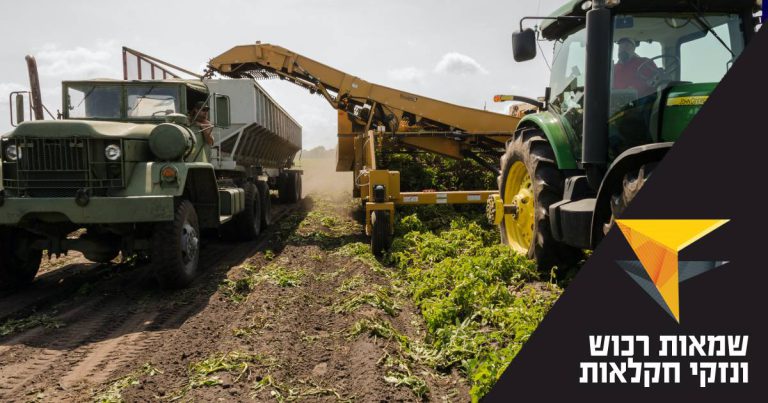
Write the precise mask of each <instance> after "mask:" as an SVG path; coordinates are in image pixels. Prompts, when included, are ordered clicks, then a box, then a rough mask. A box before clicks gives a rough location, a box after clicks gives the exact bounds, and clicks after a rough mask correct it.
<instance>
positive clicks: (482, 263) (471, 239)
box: [355, 209, 561, 401]
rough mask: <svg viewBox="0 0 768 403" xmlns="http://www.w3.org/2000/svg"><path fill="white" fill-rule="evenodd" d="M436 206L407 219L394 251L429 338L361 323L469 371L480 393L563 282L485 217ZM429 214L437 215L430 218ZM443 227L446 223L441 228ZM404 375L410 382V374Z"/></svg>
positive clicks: (409, 349)
mask: <svg viewBox="0 0 768 403" xmlns="http://www.w3.org/2000/svg"><path fill="white" fill-rule="evenodd" d="M435 211H439V210H435V209H429V210H426V213H424V212H422V211H420V212H419V214H412V215H408V216H405V217H402V218H401V219H400V223H399V226H398V228H397V233H398V234H400V236H398V237H397V238H396V239H395V241H394V243H393V247H392V252H391V254H390V255H389V256H388V258H387V260H388V262H389V263H390V264H391V265H392V266H394V267H395V268H396V269H397V271H398V273H399V275H400V277H401V278H402V280H403V283H404V284H405V288H406V291H407V293H408V294H409V295H410V297H411V299H412V300H413V302H414V303H415V304H416V306H417V307H418V308H419V309H420V311H421V313H422V315H423V317H424V320H425V322H426V325H427V331H428V335H427V340H426V343H425V345H420V344H415V343H413V342H408V341H407V340H405V339H403V338H402V336H400V335H393V334H392V333H391V332H388V330H389V329H387V328H386V326H382V325H380V324H375V326H372V325H373V324H369V323H366V324H360V326H359V328H358V329H355V330H357V331H359V332H362V331H368V332H370V333H377V334H378V335H379V336H389V338H395V339H398V341H400V342H401V344H402V350H403V352H404V356H406V357H408V358H409V359H411V360H413V361H417V362H421V363H423V364H425V365H430V366H433V367H435V368H437V369H440V370H442V371H449V370H450V369H451V368H458V369H459V370H460V371H461V372H462V373H463V374H465V375H466V377H467V378H468V379H469V382H470V384H471V390H470V395H471V399H472V401H478V400H479V399H480V398H481V397H482V396H484V395H485V394H486V393H487V392H488V391H489V390H490V389H491V387H492V386H493V384H494V383H495V382H496V380H497V379H498V378H499V376H501V374H502V373H503V372H504V370H505V369H506V367H507V365H509V363H510V361H512V359H513V358H514V357H515V355H516V354H517V353H518V351H520V348H521V347H522V345H523V343H525V342H526V341H527V340H528V338H529V337H530V335H531V334H532V333H533V331H534V330H535V329H536V327H537V326H538V324H539V322H540V321H541V320H542V319H543V317H544V315H545V314H546V313H547V311H549V309H550V307H551V306H552V304H554V302H555V301H556V300H557V298H558V297H559V295H560V293H561V289H560V288H559V287H558V286H557V285H555V284H553V283H551V282H545V281H542V279H541V278H540V277H541V275H540V274H539V272H538V271H537V270H536V267H535V264H534V262H532V261H530V260H528V259H526V258H525V257H523V256H520V255H518V254H516V253H514V252H512V251H511V250H510V249H509V248H507V247H506V246H502V245H499V240H498V235H497V233H496V231H495V229H489V228H487V227H484V226H483V225H481V224H479V223H480V222H481V219H482V218H481V217H479V215H478V217H476V218H475V217H472V216H471V215H470V216H468V217H469V218H468V217H467V216H464V215H458V218H456V217H457V214H453V215H452V217H453V218H452V219H451V220H450V222H448V223H446V222H445V215H443V214H434V212H435ZM420 216H421V217H424V216H427V217H429V216H432V217H433V218H434V219H435V220H436V221H437V222H438V223H437V224H435V222H434V221H435V220H429V221H422V218H420ZM440 228H442V229H440ZM402 382H405V380H403V381H402Z"/></svg>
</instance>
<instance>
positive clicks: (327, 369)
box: [0, 178, 468, 402]
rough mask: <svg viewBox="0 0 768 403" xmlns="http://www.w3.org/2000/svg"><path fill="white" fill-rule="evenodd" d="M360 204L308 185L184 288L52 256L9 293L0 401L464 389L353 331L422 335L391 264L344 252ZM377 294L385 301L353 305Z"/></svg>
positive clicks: (410, 397)
mask: <svg viewBox="0 0 768 403" xmlns="http://www.w3.org/2000/svg"><path fill="white" fill-rule="evenodd" d="M305 179H306V178H305ZM356 205H357V203H354V202H352V201H351V199H350V198H349V196H348V195H344V194H341V195H337V196H335V197H331V196H318V195H317V194H313V195H310V196H308V197H307V198H305V200H304V201H303V202H302V203H300V205H297V206H275V209H274V211H273V213H274V214H275V215H276V218H278V219H279V220H278V221H277V222H276V223H275V224H274V225H273V226H272V227H271V228H270V229H269V230H268V231H267V232H266V233H265V234H263V235H262V236H261V237H260V238H259V239H258V240H256V241H254V242H250V243H240V244H230V243H224V242H221V241H217V240H209V241H207V242H206V243H205V246H204V249H203V250H202V261H201V264H202V266H203V267H204V268H205V272H204V274H203V275H202V276H201V277H200V278H199V279H198V280H197V281H196V282H195V283H194V284H193V285H192V287H190V288H189V289H186V290H180V291H164V290H161V289H159V288H158V287H157V285H156V284H155V281H154V278H153V276H152V272H151V268H150V266H149V265H148V264H146V263H144V262H128V263H121V264H118V263H113V264H109V265H98V264H94V263H88V262H87V261H85V260H84V259H83V258H82V257H81V256H73V257H72V260H66V261H63V262H62V265H56V266H52V267H49V268H47V270H45V271H44V272H43V273H41V274H40V275H39V278H38V279H37V280H36V282H35V284H33V286H32V287H30V288H29V289H26V290H23V291H18V292H15V293H12V294H0V401H4V402H6V401H9V402H10V401H120V400H123V401H129V402H133V401H136V402H138V401H142V402H143V401H201V402H208V401H284V400H306V401H359V402H373V401H375V402H380V401H420V400H429V401H442V400H448V401H466V400H468V393H467V391H468V388H467V385H466V382H465V381H464V379H463V378H461V377H460V376H459V375H458V374H456V373H448V374H444V373H439V372H437V371H435V370H433V369H430V368H426V367H421V366H418V365H416V364H408V363H405V362H403V361H400V360H398V359H397V357H398V354H399V353H398V351H399V347H398V343H397V341H396V340H394V339H392V338H386V337H381V336H380V335H379V336H373V335H372V333H371V332H367V331H363V332H355V331H354V330H355V327H356V326H358V329H359V324H360V323H361V320H366V319H367V320H368V321H369V322H375V321H387V322H389V323H391V325H392V327H393V328H394V329H396V330H397V331H398V332H399V333H400V334H402V335H405V336H407V337H408V338H410V339H412V340H416V341H419V340H423V337H424V326H423V320H422V319H421V316H420V315H419V314H418V311H417V310H416V309H415V308H414V307H413V305H412V304H411V303H410V302H409V300H408V298H407V297H406V296H404V295H403V293H402V292H400V290H399V288H398V284H397V281H396V279H395V277H394V276H391V275H389V273H388V270H390V269H388V268H384V267H381V266H380V265H379V264H378V263H377V262H375V261H373V260H371V259H369V258H368V256H367V255H360V254H356V253H349V251H350V250H355V248H354V247H359V246H360V244H359V243H360V242H366V238H365V237H364V236H363V235H362V232H363V230H362V227H361V225H360V224H359V223H357V221H355V218H354V216H355V213H356V212H355V211H354V210H355V207H353V206H356ZM358 249H359V248H358ZM345 251H346V252H345ZM377 293H378V294H379V295H385V296H386V297H387V298H385V299H386V300H388V301H389V302H390V304H389V305H388V306H389V307H392V308H393V309H390V310H389V311H390V312H386V310H387V309H385V308H383V307H382V306H380V305H377V304H365V303H364V304H360V305H359V306H358V305H355V304H350V301H352V300H354V299H355V298H356V297H360V296H364V295H373V294H377ZM345 304H346V305H345ZM3 332H5V333H7V334H6V335H4V336H2V334H3ZM397 374H400V376H399V377H398V376H394V375H397ZM403 374H408V375H410V376H409V377H405V376H404V375H403ZM419 381H420V382H423V384H424V386H425V387H426V388H419V385H420V383H419ZM424 393H426V394H424Z"/></svg>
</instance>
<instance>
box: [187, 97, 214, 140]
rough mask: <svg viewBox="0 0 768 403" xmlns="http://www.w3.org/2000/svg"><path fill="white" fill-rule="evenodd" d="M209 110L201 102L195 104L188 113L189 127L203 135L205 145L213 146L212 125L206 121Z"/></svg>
mask: <svg viewBox="0 0 768 403" xmlns="http://www.w3.org/2000/svg"><path fill="white" fill-rule="evenodd" d="M209 111H210V108H209V107H208V105H206V104H205V102H203V101H197V102H195V104H194V106H192V109H191V110H190V111H189V121H190V126H192V127H196V129H197V130H198V131H200V132H201V133H202V134H203V138H204V139H205V143H206V144H208V145H209V146H212V145H213V125H212V124H211V121H210V120H208V112H209Z"/></svg>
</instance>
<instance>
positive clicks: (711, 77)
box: [609, 13, 744, 157]
mask: <svg viewBox="0 0 768 403" xmlns="http://www.w3.org/2000/svg"><path fill="white" fill-rule="evenodd" d="M743 48H744V34H743V32H742V30H741V18H740V17H739V16H738V15H736V14H699V13H690V14H679V13H678V14H674V15H670V14H667V15H664V14H642V15H617V16H616V17H615V19H614V30H613V60H612V73H611V99H610V112H609V114H610V116H611V118H610V120H609V126H610V130H611V154H612V156H613V157H615V156H617V155H618V154H619V153H621V152H622V151H624V150H626V149H627V148H630V147H633V146H636V145H641V144H647V143H651V142H656V141H660V140H659V138H660V135H659V133H658V131H659V121H658V119H659V117H658V113H654V110H656V108H658V107H654V106H653V105H654V103H656V101H657V99H658V98H659V96H660V95H661V91H663V90H664V89H666V88H669V87H677V86H681V85H686V84H703V83H708V84H716V83H718V82H719V81H720V80H721V79H722V78H723V76H724V75H725V73H726V72H727V71H728V69H729V68H730V66H731V65H732V64H733V62H734V61H735V59H736V57H737V56H738V55H739V54H740V53H741V51H742V49H743ZM689 88H692V87H689ZM691 95H704V96H706V95H708V93H705V94H691ZM699 99H704V98H699Z"/></svg>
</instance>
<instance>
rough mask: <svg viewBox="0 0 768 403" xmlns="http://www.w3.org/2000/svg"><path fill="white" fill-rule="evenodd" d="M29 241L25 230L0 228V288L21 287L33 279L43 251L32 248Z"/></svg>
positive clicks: (30, 239)
mask: <svg viewBox="0 0 768 403" xmlns="http://www.w3.org/2000/svg"><path fill="white" fill-rule="evenodd" d="M31 242H32V235H31V234H30V233H29V232H27V231H24V230H21V229H15V228H0V289H17V288H21V287H24V286H26V285H28V284H30V283H31V282H32V280H34V279H35V276H36V275H37V271H38V270H39V269H40V261H41V260H42V258H43V251H41V250H38V249H33V248H32V247H31V246H30V243H31Z"/></svg>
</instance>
